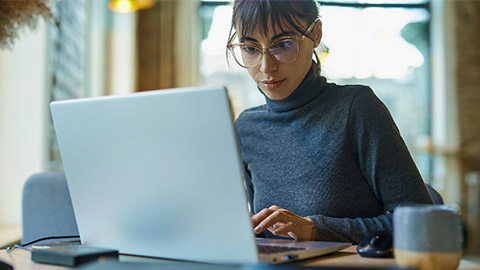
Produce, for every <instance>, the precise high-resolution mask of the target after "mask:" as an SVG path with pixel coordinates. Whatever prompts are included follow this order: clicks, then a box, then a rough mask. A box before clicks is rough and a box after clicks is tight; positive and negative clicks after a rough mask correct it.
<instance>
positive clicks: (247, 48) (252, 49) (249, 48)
mask: <svg viewBox="0 0 480 270" xmlns="http://www.w3.org/2000/svg"><path fill="white" fill-rule="evenodd" d="M242 51H243V52H246V53H256V52H257V51H258V49H257V48H255V47H253V46H248V45H245V46H242Z"/></svg>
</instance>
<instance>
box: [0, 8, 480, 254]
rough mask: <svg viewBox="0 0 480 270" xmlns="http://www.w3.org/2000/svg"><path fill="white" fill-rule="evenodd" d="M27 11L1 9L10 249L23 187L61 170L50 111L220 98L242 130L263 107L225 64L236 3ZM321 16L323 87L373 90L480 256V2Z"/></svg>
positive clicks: (0, 214)
mask: <svg viewBox="0 0 480 270" xmlns="http://www.w3.org/2000/svg"><path fill="white" fill-rule="evenodd" d="M19 2H22V1H9V0H7V1H5V0H1V1H0V25H3V26H1V27H0V232H3V234H4V235H7V236H8V235H13V236H15V235H18V233H19V232H20V231H21V229H20V228H21V222H22V220H21V213H22V210H21V195H22V188H23V185H24V183H25V180H26V179H27V178H28V177H29V176H31V175H32V174H34V173H38V172H45V171H61V170H62V163H61V159H60V156H59V153H58V149H57V144H56V138H55V134H54V132H53V128H52V123H51V117H50V112H49V109H48V105H49V103H50V102H51V101H53V100H62V99H72V98H80V97H89V96H101V95H118V94H126V93H132V92H137V91H147V90H153V89H165V88H172V87H183V86H194V85H205V84H209V85H211V84H216V85H218V84H220V85H225V86H227V88H228V90H229V95H230V98H231V102H232V105H233V109H234V114H235V116H238V114H239V113H240V112H241V111H242V110H244V109H245V108H248V107H251V106H256V105H259V104H262V103H264V99H263V96H262V95H261V94H260V93H259V92H258V90H257V88H256V86H255V84H254V83H253V81H252V80H251V79H250V77H249V75H248V73H247V72H246V70H244V69H242V68H239V67H238V66H236V65H234V62H232V61H231V65H230V66H229V65H228V64H227V61H226V51H225V45H226V42H227V39H228V32H229V28H230V16H231V4H230V2H229V1H215V0H42V1H40V0H39V1H26V2H30V3H29V4H28V3H27V4H25V3H24V4H19ZM23 2H25V1H23ZM319 3H320V4H321V11H320V14H321V19H322V21H323V31H324V34H323V41H322V44H321V46H320V47H319V48H318V51H317V53H318V54H319V56H320V59H321V62H322V74H323V75H324V76H325V77H327V79H328V80H329V81H331V82H336V83H338V84H366V85H369V86H371V87H372V88H373V90H374V91H375V93H376V94H377V95H378V96H379V98H380V99H381V100H382V101H383V102H384V103H385V104H386V106H387V107H388V109H389V110H390V112H391V113H392V115H393V118H394V120H395V121H396V123H397V125H398V127H399V129H400V131H401V134H402V136H403V138H404V140H405V142H406V143H407V145H408V147H409V150H410V152H411V154H412V156H413V158H414V160H415V162H416V164H417V166H418V168H419V170H420V172H421V174H422V177H423V179H424V181H425V182H427V183H430V184H431V185H432V186H433V187H434V188H435V189H437V190H438V191H439V192H440V193H441V195H442V196H443V199H444V201H445V203H446V204H448V205H451V206H452V207H454V208H455V209H456V210H457V211H459V213H460V214H461V215H462V218H463V220H464V222H465V223H466V224H467V227H468V232H469V234H468V238H469V242H468V245H469V246H468V250H467V252H468V253H470V254H479V252H480V248H479V245H480V225H479V224H480V208H479V207H480V174H479V171H480V134H479V133H480V89H479V84H480V51H479V50H478V45H477V44H478V42H480V33H479V32H480V31H479V29H480V1H475V0H391V1H378V0H363V1H362V0H344V1H341V0H335V1H319ZM30 5H31V6H30ZM32 7H33V8H32ZM172 117H174V116H172ZM392 154H395V153H392ZM1 240H2V239H1V238H0V244H1Z"/></svg>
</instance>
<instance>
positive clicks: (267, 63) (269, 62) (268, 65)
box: [260, 52, 278, 73]
mask: <svg viewBox="0 0 480 270" xmlns="http://www.w3.org/2000/svg"><path fill="white" fill-rule="evenodd" d="M277 68H278V63H277V60H275V59H274V58H273V56H271V55H270V54H269V53H268V52H266V53H265V54H264V55H263V57H262V60H261V62H260V71H261V72H263V73H269V72H272V71H274V70H277Z"/></svg>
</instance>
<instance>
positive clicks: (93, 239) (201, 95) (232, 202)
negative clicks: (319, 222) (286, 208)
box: [50, 86, 351, 264]
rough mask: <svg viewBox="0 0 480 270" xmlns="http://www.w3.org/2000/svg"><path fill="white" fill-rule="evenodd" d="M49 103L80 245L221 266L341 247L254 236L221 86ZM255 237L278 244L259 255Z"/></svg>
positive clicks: (289, 257)
mask: <svg viewBox="0 0 480 270" xmlns="http://www.w3.org/2000/svg"><path fill="white" fill-rule="evenodd" d="M50 108H51V112H52V117H53V122H54V128H55V131H56V135H57V138H58V144H59V149H60V154H61V157H62V161H63V165H64V169H65V174H66V177H67V183H68V187H69V191H70V195H71V199H72V204H73V209H74V213H75V217H76V221H77V226H78V230H79V234H80V238H81V242H82V244H84V245H90V246H98V247H105V248H113V249H118V250H119V252H120V253H123V254H134V255H142V256H152V257H160V258H171V259H179V260H187V261H199V262H208V263H222V264H255V263H259V262H270V263H279V262H285V261H292V260H300V259H305V258H310V257H314V256H319V255H323V254H328V253H332V252H335V251H337V250H340V249H343V248H345V247H348V246H350V245H351V244H349V243H337V242H314V241H312V242H299V241H292V240H283V239H256V238H255V234H254V232H253V228H252V224H251V221H250V214H249V210H248V203H247V202H248V199H247V196H248V195H247V193H246V190H245V185H244V179H243V176H242V168H241V158H240V155H239V152H238V148H237V139H236V134H235V130H234V125H233V118H232V114H231V110H230V106H229V100H228V96H227V91H226V89H225V88H224V87H220V86H219V87H216V86H215V87H208V86H207V87H205V86H204V87H191V88H178V89H169V90H156V91H148V92H141V93H134V94H128V95H119V96H104V97H94V98H85V99H75V100H66V101H54V102H52V103H51V104H50ZM257 242H258V243H257ZM257 244H261V245H269V246H274V247H276V249H278V250H277V251H276V252H273V253H272V252H270V253H260V252H259V250H260V248H259V247H258V245H257ZM286 248H288V250H283V249H286ZM262 250H263V248H262Z"/></svg>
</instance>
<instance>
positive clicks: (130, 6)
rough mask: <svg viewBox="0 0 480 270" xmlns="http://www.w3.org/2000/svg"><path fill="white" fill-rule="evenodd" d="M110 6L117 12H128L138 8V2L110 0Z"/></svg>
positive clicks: (133, 0) (132, 0)
mask: <svg viewBox="0 0 480 270" xmlns="http://www.w3.org/2000/svg"><path fill="white" fill-rule="evenodd" d="M108 7H109V8H110V9H111V10H113V11H116V12H120V13H128V12H134V11H137V10H138V3H137V2H136V1H135V0H110V2H109V3H108Z"/></svg>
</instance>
